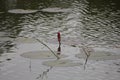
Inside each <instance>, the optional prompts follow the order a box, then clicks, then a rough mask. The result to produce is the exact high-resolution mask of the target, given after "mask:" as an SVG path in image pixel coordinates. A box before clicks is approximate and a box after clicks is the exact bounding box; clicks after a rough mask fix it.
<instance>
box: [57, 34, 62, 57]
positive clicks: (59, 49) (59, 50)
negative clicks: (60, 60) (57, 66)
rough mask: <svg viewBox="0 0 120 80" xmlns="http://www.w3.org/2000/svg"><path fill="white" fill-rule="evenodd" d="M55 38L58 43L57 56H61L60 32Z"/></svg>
mask: <svg viewBox="0 0 120 80" xmlns="http://www.w3.org/2000/svg"><path fill="white" fill-rule="evenodd" d="M57 38H58V42H59V47H58V49H57V52H58V53H57V54H58V55H60V54H61V35H60V32H58V33H57Z"/></svg>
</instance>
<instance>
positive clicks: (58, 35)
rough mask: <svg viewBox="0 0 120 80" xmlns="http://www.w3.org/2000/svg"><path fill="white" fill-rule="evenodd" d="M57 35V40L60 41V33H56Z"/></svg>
mask: <svg viewBox="0 0 120 80" xmlns="http://www.w3.org/2000/svg"><path fill="white" fill-rule="evenodd" d="M57 37H58V42H59V43H60V42H61V35H60V32H58V33H57Z"/></svg>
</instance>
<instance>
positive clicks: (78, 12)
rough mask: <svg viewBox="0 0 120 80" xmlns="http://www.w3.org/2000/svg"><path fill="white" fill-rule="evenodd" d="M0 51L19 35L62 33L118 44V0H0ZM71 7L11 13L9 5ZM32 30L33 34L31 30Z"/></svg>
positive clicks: (53, 35) (44, 36)
mask: <svg viewBox="0 0 120 80" xmlns="http://www.w3.org/2000/svg"><path fill="white" fill-rule="evenodd" d="M0 1H1V3H0V53H4V52H5V51H10V49H11V47H15V43H14V40H15V39H16V38H18V37H19V36H25V37H33V36H37V37H39V38H40V39H43V40H49V39H54V38H56V33H57V32H58V31H60V32H61V33H62V37H63V38H65V39H67V38H69V40H70V39H71V40H72V42H76V43H79V42H77V41H81V42H85V43H86V44H105V45H109V44H110V45H118V44H120V6H119V5H120V2H119V0H0ZM56 7H57V8H62V9H71V12H69V13H66V12H62V13H59V12H56V13H55V12H40V11H38V12H36V13H32V14H11V13H8V12H7V11H8V10H11V9H32V10H41V9H44V8H56ZM33 33H34V34H33Z"/></svg>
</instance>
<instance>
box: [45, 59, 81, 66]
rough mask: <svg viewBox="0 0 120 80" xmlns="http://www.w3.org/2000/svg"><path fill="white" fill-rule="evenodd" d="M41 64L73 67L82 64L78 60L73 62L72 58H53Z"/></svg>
mask: <svg viewBox="0 0 120 80" xmlns="http://www.w3.org/2000/svg"><path fill="white" fill-rule="evenodd" d="M43 65H46V66H52V67H73V66H80V65H83V64H82V63H79V62H74V61H72V60H61V59H60V60H53V61H45V62H43Z"/></svg>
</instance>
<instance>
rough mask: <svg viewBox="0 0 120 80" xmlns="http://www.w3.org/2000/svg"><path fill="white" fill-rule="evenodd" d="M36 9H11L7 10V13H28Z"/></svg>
mask: <svg viewBox="0 0 120 80" xmlns="http://www.w3.org/2000/svg"><path fill="white" fill-rule="evenodd" d="M37 11H38V10H24V9H12V10H8V13H14V14H28V13H35V12H37Z"/></svg>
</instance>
